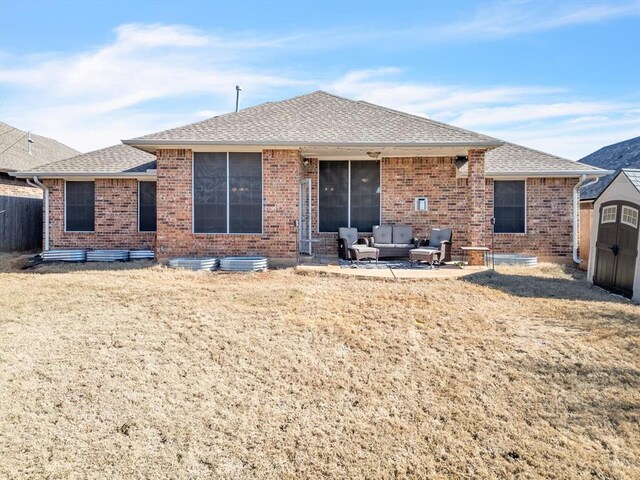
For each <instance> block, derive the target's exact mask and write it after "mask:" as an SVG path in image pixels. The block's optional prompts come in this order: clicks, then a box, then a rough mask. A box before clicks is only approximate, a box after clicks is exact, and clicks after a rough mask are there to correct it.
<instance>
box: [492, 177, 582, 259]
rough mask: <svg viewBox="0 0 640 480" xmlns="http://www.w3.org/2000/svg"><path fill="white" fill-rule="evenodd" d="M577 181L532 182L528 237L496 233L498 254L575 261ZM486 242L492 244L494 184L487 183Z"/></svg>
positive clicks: (529, 181) (529, 183) (529, 186)
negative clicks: (574, 193) (574, 217)
mask: <svg viewBox="0 0 640 480" xmlns="http://www.w3.org/2000/svg"><path fill="white" fill-rule="evenodd" d="M578 180H579V179H577V178H528V179H527V182H526V198H527V213H526V220H527V223H526V226H527V228H526V230H527V233H524V234H521V233H496V234H495V235H494V246H495V251H496V252H498V253H527V254H532V255H537V256H539V257H542V258H543V259H545V258H546V259H552V260H560V261H562V260H566V261H569V260H571V257H572V244H573V238H572V235H573V187H575V185H576V184H577V183H578ZM486 216H487V220H486V234H485V236H486V239H487V243H488V244H489V245H490V243H491V229H492V227H491V217H492V216H493V180H492V179H487V180H486Z"/></svg>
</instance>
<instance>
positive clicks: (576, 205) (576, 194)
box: [573, 175, 600, 265]
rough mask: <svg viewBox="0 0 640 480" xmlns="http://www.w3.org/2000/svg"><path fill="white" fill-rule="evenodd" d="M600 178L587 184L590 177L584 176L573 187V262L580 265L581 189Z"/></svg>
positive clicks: (596, 178)
mask: <svg viewBox="0 0 640 480" xmlns="http://www.w3.org/2000/svg"><path fill="white" fill-rule="evenodd" d="M599 178H600V177H595V178H594V179H593V181H591V182H589V183H585V182H586V181H587V180H588V179H589V177H588V176H587V175H582V178H581V179H580V181H579V182H578V183H577V184H576V186H575V187H573V261H574V262H575V263H577V264H578V265H580V264H581V263H582V259H581V258H580V257H579V256H578V241H579V239H578V234H579V212H580V189H581V188H582V187H588V186H591V185H594V184H595V183H596V182H597V181H598V179H599Z"/></svg>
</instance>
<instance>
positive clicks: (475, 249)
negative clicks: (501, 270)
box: [461, 247, 491, 268]
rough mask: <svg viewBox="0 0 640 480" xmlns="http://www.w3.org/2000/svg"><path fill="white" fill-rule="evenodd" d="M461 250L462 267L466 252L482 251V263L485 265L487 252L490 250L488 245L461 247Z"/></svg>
mask: <svg viewBox="0 0 640 480" xmlns="http://www.w3.org/2000/svg"><path fill="white" fill-rule="evenodd" d="M461 250H462V268H464V259H465V258H466V256H467V252H482V253H483V254H484V264H485V266H486V265H487V252H490V251H491V249H490V248H489V247H461Z"/></svg>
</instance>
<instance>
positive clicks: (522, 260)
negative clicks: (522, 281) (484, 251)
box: [487, 253, 538, 267]
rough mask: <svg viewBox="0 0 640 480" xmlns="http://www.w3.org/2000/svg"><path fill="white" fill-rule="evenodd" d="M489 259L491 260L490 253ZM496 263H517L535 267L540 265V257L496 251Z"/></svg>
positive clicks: (521, 265) (522, 265)
mask: <svg viewBox="0 0 640 480" xmlns="http://www.w3.org/2000/svg"><path fill="white" fill-rule="evenodd" d="M487 260H488V261H491V254H489V258H488V259H487ZM494 260H495V264H496V265H517V266H520V267H535V266H536V265H538V257H535V256H532V255H523V254H518V253H496V254H495V256H494Z"/></svg>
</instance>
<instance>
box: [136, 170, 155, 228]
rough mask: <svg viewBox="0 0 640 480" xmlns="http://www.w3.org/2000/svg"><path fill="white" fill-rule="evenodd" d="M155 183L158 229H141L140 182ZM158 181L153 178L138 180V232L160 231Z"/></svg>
mask: <svg viewBox="0 0 640 480" xmlns="http://www.w3.org/2000/svg"><path fill="white" fill-rule="evenodd" d="M143 182H144V183H155V184H156V229H155V230H140V184H141V183H143ZM157 212H158V182H154V181H153V180H138V233H156V232H157V231H158V213H157Z"/></svg>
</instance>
